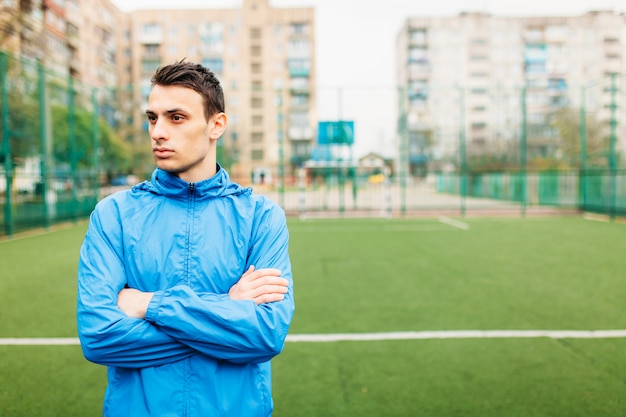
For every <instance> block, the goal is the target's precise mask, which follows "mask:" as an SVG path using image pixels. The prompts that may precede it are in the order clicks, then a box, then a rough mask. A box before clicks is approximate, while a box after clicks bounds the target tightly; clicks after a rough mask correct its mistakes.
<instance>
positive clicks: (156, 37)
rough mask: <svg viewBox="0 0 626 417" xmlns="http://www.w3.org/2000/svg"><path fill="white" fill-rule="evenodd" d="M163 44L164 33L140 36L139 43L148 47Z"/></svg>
mask: <svg viewBox="0 0 626 417" xmlns="http://www.w3.org/2000/svg"><path fill="white" fill-rule="evenodd" d="M162 42H163V33H162V32H160V31H159V32H149V33H141V34H140V35H139V43H141V44H148V45H160V44H161V43H162Z"/></svg>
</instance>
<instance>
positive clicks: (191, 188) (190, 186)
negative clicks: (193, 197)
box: [189, 182, 194, 194]
mask: <svg viewBox="0 0 626 417" xmlns="http://www.w3.org/2000/svg"><path fill="white" fill-rule="evenodd" d="M193 190H194V183H193V182H192V183H190V184H189V194H193Z"/></svg>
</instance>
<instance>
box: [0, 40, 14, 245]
mask: <svg viewBox="0 0 626 417" xmlns="http://www.w3.org/2000/svg"><path fill="white" fill-rule="evenodd" d="M0 88H1V89H2V155H3V156H4V176H5V180H6V188H5V193H4V195H5V197H4V229H5V231H6V234H7V235H8V236H13V208H12V206H13V204H12V203H13V202H12V196H13V161H12V159H13V156H12V155H11V142H10V140H11V138H10V132H9V94H8V93H7V88H8V86H7V55H6V53H4V52H0Z"/></svg>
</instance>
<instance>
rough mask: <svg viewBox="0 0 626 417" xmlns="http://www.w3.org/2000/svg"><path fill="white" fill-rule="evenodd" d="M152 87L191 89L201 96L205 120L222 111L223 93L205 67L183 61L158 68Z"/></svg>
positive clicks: (215, 79) (216, 80)
mask: <svg viewBox="0 0 626 417" xmlns="http://www.w3.org/2000/svg"><path fill="white" fill-rule="evenodd" d="M151 81H152V85H153V86H155V85H163V86H167V85H179V86H182V87H187V88H191V89H192V90H194V91H196V92H197V93H198V94H200V95H201V96H202V99H203V101H204V115H205V117H206V119H207V120H209V119H210V118H211V116H213V115H214V114H216V113H219V112H223V111H224V92H223V91H222V86H221V85H220V82H219V80H218V79H217V78H216V77H215V74H214V73H213V72H211V70H209V69H208V68H206V67H203V66H202V65H200V64H194V63H192V62H185V60H184V59H182V60H180V61H178V62H175V63H174V64H170V65H166V66H164V67H160V68H159V69H157V70H156V72H155V73H154V76H153V77H152V80H151Z"/></svg>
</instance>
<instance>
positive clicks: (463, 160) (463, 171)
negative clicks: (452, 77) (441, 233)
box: [459, 87, 467, 216]
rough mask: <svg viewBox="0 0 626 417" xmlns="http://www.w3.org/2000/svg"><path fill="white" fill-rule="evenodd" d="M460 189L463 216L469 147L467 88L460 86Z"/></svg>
mask: <svg viewBox="0 0 626 417" xmlns="http://www.w3.org/2000/svg"><path fill="white" fill-rule="evenodd" d="M459 112H460V113H459V119H460V121H459V159H460V161H459V168H460V169H459V191H460V194H461V216H465V212H466V209H467V207H466V201H465V200H466V198H467V149H466V138H465V90H464V89H463V87H459Z"/></svg>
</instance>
